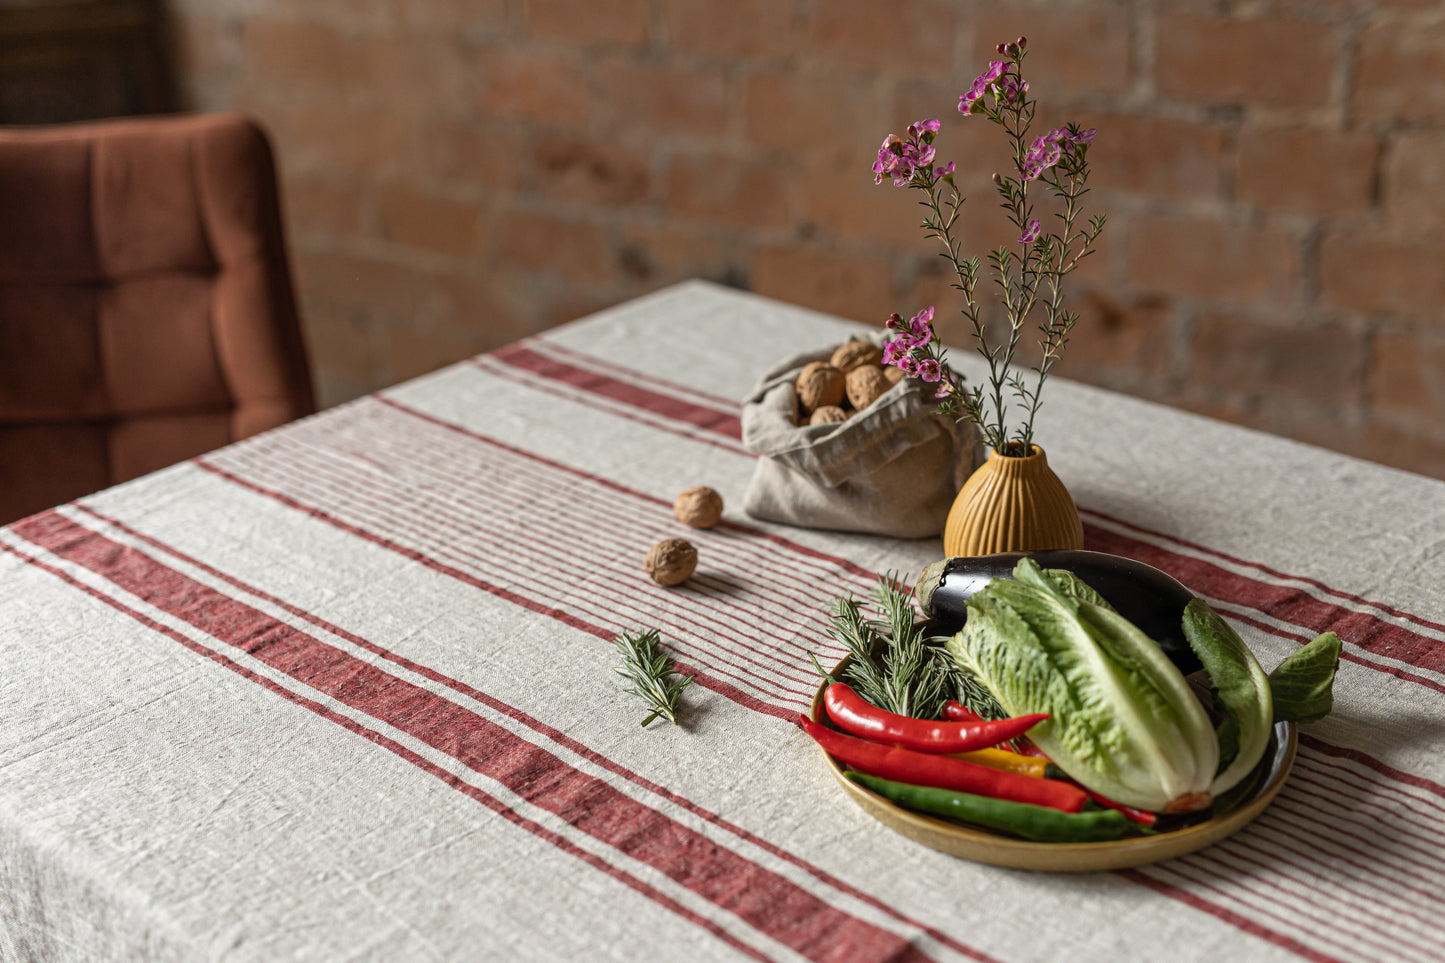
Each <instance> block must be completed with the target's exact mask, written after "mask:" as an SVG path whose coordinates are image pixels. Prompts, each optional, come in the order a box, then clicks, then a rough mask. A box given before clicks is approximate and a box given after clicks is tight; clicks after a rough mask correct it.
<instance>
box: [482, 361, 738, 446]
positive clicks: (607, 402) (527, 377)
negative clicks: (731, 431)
mask: <svg viewBox="0 0 1445 963" xmlns="http://www.w3.org/2000/svg"><path fill="white" fill-rule="evenodd" d="M471 363H472V365H473V366H475V367H476V368H477V369H478V370H481V371H485V372H486V373H487V374H489V375H491V376H492V377H494V378H503V379H505V380H507V381H510V382H512V383H513V384H517V385H521V386H522V387H524V388H530V389H531V390H533V391H540V392H542V393H543V394H546V395H550V396H551V397H554V398H561V399H562V400H564V401H571V402H574V403H576V404H581V405H586V406H587V407H590V408H599V409H601V410H603V411H605V412H607V413H608V414H610V415H615V416H617V417H618V418H626V419H627V420H628V421H635V422H637V423H638V424H640V425H646V426H647V427H649V428H654V429H656V430H658V431H665V432H667V433H668V434H669V435H677V436H678V437H679V438H686V439H687V440H688V441H696V442H701V443H702V444H704V445H711V446H713V447H714V448H721V449H723V450H725V451H730V452H732V453H733V454H738V455H746V454H748V450H747V449H746V448H743V447H742V446H741V445H739V444H738V443H737V442H736V441H734V440H733V439H732V438H731V437H729V436H727V435H726V434H719V433H717V432H714V431H710V430H708V429H706V428H699V427H697V426H695V425H688V426H687V427H674V425H677V424H680V423H678V422H672V423H671V424H670V423H669V420H667V417H666V416H665V415H656V416H655V417H651V418H648V417H643V416H642V415H641V414H639V412H646V411H647V410H648V409H646V408H638V407H636V406H632V405H628V404H626V403H625V402H620V401H614V400H613V399H611V398H605V397H602V396H600V395H596V394H592V393H589V392H587V391H585V390H583V389H581V388H574V387H572V386H571V385H568V384H566V383H565V382H561V381H553V380H551V379H550V378H545V377H542V376H541V375H538V374H534V373H533V372H531V371H528V370H526V369H523V368H509V367H508V366H507V365H506V364H504V363H503V362H501V361H499V360H498V359H496V358H493V357H490V356H487V355H483V356H481V357H477V358H472V359H471Z"/></svg>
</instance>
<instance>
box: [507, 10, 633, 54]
mask: <svg viewBox="0 0 1445 963" xmlns="http://www.w3.org/2000/svg"><path fill="white" fill-rule="evenodd" d="M648 19H649V13H648V3H647V0H527V26H528V28H529V29H530V30H531V33H532V36H534V37H538V38H540V39H543V40H556V41H560V42H562V43H565V44H568V45H571V46H577V47H594V46H619V47H634V48H635V47H646V46H647V43H648V39H649V34H650V28H649V24H648Z"/></svg>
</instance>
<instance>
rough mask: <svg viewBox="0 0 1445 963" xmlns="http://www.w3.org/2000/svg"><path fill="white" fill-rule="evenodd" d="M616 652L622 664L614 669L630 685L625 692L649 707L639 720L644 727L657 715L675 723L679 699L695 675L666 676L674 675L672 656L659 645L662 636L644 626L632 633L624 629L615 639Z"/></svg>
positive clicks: (655, 630)
mask: <svg viewBox="0 0 1445 963" xmlns="http://www.w3.org/2000/svg"><path fill="white" fill-rule="evenodd" d="M615 644H616V645H617V651H618V652H619V653H620V654H621V655H622V664H621V665H620V666H617V667H615V668H614V669H613V671H614V672H616V673H617V674H618V675H620V676H622V677H623V678H624V679H627V680H628V681H629V682H631V683H632V685H631V686H630V687H629V688H628V689H627V691H628V692H631V693H634V694H635V695H638V696H641V697H642V701H644V702H646V703H647V704H648V706H650V707H651V708H652V714H651V715H649V716H648V717H647V718H646V719H643V720H642V724H643V725H644V726H645V725H647V724H648V723H650V722H651V721H652V720H653V719H656V718H657V717H658V716H662V717H663V718H664V719H666V720H667V721H668V722H671V723H673V724H674V725H676V724H677V706H678V700H679V699H680V698H681V697H682V690H683V689H686V688H687V687H688V686H689V685H690V684H692V680H693V679H694V678H696V676H691V675H690V676H688V677H687V678H686V679H683V680H682V681H681V682H674V681H672V680H671V679H670V678H669V677H670V676H674V675H676V673H675V672H674V669H673V662H672V656H670V655H668V654H667V653H666V652H665V651H663V648H662V635H661V634H660V633H659V632H658V631H657V629H647V630H646V631H644V632H639V633H637V634H636V635H633V634H632V633H630V632H623V633H622V634H621V635H619V636H618V637H617V639H616V643H615Z"/></svg>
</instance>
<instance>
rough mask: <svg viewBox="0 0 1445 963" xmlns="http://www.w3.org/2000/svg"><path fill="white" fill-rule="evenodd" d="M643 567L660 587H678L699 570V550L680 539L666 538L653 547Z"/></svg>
mask: <svg viewBox="0 0 1445 963" xmlns="http://www.w3.org/2000/svg"><path fill="white" fill-rule="evenodd" d="M642 567H643V568H645V569H647V574H648V575H651V576H652V580H653V581H654V582H656V583H657V584H658V585H677V584H678V583H680V582H686V581H687V580H688V578H690V577H691V576H692V573H693V569H695V568H697V549H695V548H693V547H692V543H691V542H684V541H683V540H682V539H680V538H664V539H663V540H662V541H660V542H658V543H657V544H656V545H654V546H652V551H650V552H648V553H647V561H645V562H643V563H642Z"/></svg>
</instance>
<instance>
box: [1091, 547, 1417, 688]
mask: <svg viewBox="0 0 1445 963" xmlns="http://www.w3.org/2000/svg"><path fill="white" fill-rule="evenodd" d="M1087 534H1088V542H1089V544H1090V547H1091V548H1096V549H1097V550H1099V551H1106V552H1113V553H1114V554H1116V555H1123V554H1128V555H1129V556H1130V557H1132V558H1136V559H1138V560H1140V561H1142V562H1147V563H1149V564H1150V565H1154V566H1155V567H1156V568H1162V569H1164V570H1165V571H1173V572H1183V573H1186V576H1185V577H1187V579H1188V582H1187V583H1186V584H1188V585H1189V587H1190V588H1191V589H1192V590H1193V591H1195V592H1196V593H1198V594H1201V595H1209V596H1213V597H1214V598H1218V599H1222V600H1224V601H1229V602H1236V603H1239V604H1243V605H1248V606H1249V607H1250V608H1252V609H1255V610H1257V611H1259V612H1262V613H1264V614H1265V615H1268V616H1270V617H1271V618H1276V619H1279V620H1280V621H1282V622H1288V623H1290V624H1292V625H1298V626H1300V627H1302V628H1307V629H1309V630H1310V631H1312V632H1326V631H1332V632H1336V633H1338V634H1339V635H1340V636H1341V637H1342V638H1347V639H1349V640H1350V642H1351V643H1352V644H1353V645H1355V646H1357V647H1359V648H1361V649H1364V650H1365V651H1367V652H1371V653H1373V654H1375V655H1381V656H1385V657H1386V658H1390V659H1395V660H1397V661H1400V662H1405V663H1407V664H1409V665H1415V666H1419V667H1420V668H1422V669H1429V670H1431V671H1432V672H1445V643H1441V642H1440V641H1439V640H1437V639H1432V638H1429V637H1428V636H1424V635H1421V634H1419V633H1418V632H1415V631H1413V630H1411V629H1408V628H1405V627H1404V626H1400V625H1391V624H1390V623H1388V622H1385V621H1383V620H1381V619H1379V618H1377V617H1376V616H1373V615H1370V614H1368V613H1365V612H1356V611H1352V610H1350V609H1347V608H1345V607H1344V606H1341V605H1336V604H1334V603H1331V602H1325V601H1322V600H1320V599H1317V598H1315V597H1314V596H1312V595H1310V594H1309V593H1307V592H1305V591H1304V590H1302V589H1298V588H1291V587H1289V586H1283V585H1271V584H1269V583H1267V582H1261V581H1259V580H1257V579H1252V578H1248V577H1247V576H1243V575H1240V574H1239V573H1237V572H1231V571H1229V570H1228V569H1226V568H1222V567H1220V566H1219V565H1216V564H1214V563H1213V562H1209V561H1205V560H1204V559H1198V558H1192V557H1190V556H1187V555H1181V554H1179V553H1178V552H1173V551H1170V550H1169V549H1166V548H1163V547H1161V546H1158V545H1153V544H1151V543H1149V542H1145V541H1140V540H1139V539H1136V538H1132V537H1130V536H1127V535H1123V534H1120V533H1118V532H1112V531H1109V530H1108V529H1103V528H1099V527H1097V526H1092V525H1091V526H1089V528H1088V530H1087Z"/></svg>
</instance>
